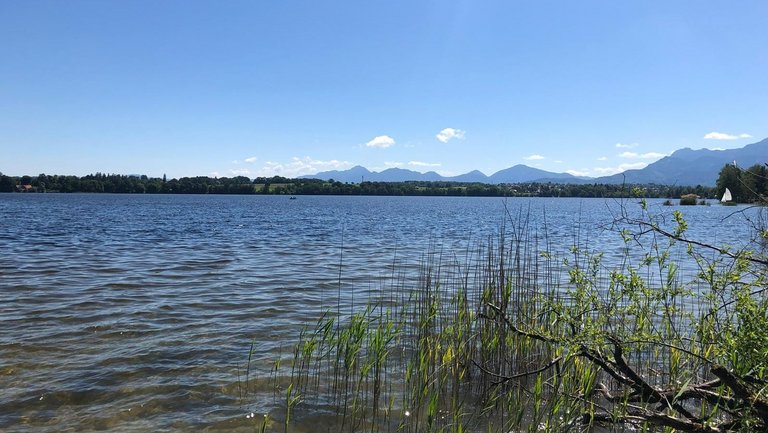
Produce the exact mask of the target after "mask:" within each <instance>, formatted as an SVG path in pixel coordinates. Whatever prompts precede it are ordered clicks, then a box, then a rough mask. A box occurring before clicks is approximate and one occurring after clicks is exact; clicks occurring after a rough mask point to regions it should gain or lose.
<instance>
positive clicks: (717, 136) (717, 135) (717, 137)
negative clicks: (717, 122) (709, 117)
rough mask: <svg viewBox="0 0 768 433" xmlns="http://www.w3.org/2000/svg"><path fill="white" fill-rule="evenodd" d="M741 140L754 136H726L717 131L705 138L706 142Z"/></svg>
mask: <svg viewBox="0 0 768 433" xmlns="http://www.w3.org/2000/svg"><path fill="white" fill-rule="evenodd" d="M739 138H752V136H751V135H749V134H738V135H736V134H726V133H724V132H716V131H712V132H710V133H709V134H706V135H705V136H704V139H705V140H738V139H739Z"/></svg>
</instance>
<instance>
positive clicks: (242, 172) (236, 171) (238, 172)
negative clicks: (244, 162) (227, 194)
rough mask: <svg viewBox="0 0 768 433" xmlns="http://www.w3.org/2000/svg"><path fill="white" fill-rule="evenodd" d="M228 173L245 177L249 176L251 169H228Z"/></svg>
mask: <svg viewBox="0 0 768 433" xmlns="http://www.w3.org/2000/svg"><path fill="white" fill-rule="evenodd" d="M229 174H231V175H233V176H246V177H251V176H252V175H253V173H252V172H251V170H248V169H247V168H236V169H230V170H229Z"/></svg>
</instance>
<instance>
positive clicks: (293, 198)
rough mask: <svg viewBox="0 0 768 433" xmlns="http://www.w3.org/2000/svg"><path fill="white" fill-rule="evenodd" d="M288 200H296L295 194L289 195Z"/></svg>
mask: <svg viewBox="0 0 768 433" xmlns="http://www.w3.org/2000/svg"><path fill="white" fill-rule="evenodd" d="M288 200H296V196H293V195H292V196H290V197H289V198H288Z"/></svg>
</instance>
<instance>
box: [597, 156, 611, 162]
mask: <svg viewBox="0 0 768 433" xmlns="http://www.w3.org/2000/svg"><path fill="white" fill-rule="evenodd" d="M597 160H598V161H608V157H607V156H601V157H600V158H597Z"/></svg>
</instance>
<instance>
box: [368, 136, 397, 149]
mask: <svg viewBox="0 0 768 433" xmlns="http://www.w3.org/2000/svg"><path fill="white" fill-rule="evenodd" d="M394 144H395V139H394V138H392V137H390V136H389V135H379V136H377V137H374V138H373V140H371V141H369V142H367V143H365V146H366V147H379V148H382V149H386V148H387V147H390V146H393V145H394Z"/></svg>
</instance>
